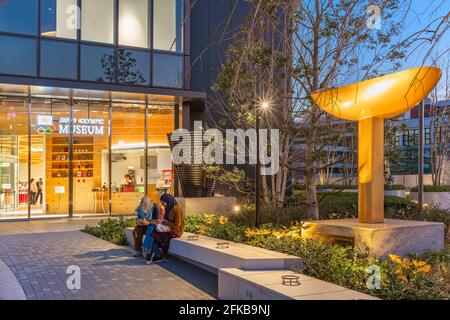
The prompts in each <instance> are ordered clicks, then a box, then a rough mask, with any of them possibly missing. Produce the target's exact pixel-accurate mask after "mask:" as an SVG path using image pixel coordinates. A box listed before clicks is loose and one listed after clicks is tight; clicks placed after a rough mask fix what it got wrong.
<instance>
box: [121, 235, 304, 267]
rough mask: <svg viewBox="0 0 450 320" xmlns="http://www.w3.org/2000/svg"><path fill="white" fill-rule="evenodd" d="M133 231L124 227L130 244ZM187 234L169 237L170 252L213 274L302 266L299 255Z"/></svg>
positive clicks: (132, 241) (132, 242)
mask: <svg viewBox="0 0 450 320" xmlns="http://www.w3.org/2000/svg"><path fill="white" fill-rule="evenodd" d="M132 232H133V229H132V228H127V230H126V236H127V240H128V242H129V244H131V245H134V240H133V233H132ZM189 236H194V235H193V234H191V233H187V232H185V233H184V234H183V236H182V237H181V238H176V239H172V240H171V241H170V248H169V253H170V254H171V255H173V256H176V257H178V258H181V259H183V260H186V261H188V262H190V263H192V264H195V265H197V266H200V267H202V268H204V269H206V270H208V271H211V272H214V273H217V272H218V269H220V268H241V269H245V270H262V269H290V270H300V269H301V267H302V260H301V259H300V258H299V257H295V256H290V255H287V254H284V253H279V252H275V251H270V250H266V249H261V248H256V247H253V246H249V245H245V244H240V243H236V242H231V241H224V240H220V239H215V238H210V237H204V236H199V237H198V240H188V237H189ZM222 242H228V248H220V247H219V246H218V243H222Z"/></svg>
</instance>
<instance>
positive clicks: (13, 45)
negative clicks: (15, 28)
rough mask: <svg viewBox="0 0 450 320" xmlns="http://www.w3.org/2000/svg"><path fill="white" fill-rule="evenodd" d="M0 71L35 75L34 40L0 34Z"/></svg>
mask: <svg viewBox="0 0 450 320" xmlns="http://www.w3.org/2000/svg"><path fill="white" fill-rule="evenodd" d="M0 73H6V74H17V75H24V76H35V75H36V40H33V39H28V38H18V37H10V36H0Z"/></svg>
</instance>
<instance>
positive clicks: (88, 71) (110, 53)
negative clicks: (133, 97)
mask: <svg viewBox="0 0 450 320" xmlns="http://www.w3.org/2000/svg"><path fill="white" fill-rule="evenodd" d="M81 79H82V80H87V81H98V82H109V83H113V82H115V81H116V56H115V49H113V48H108V47H102V46H91V45H82V46H81Z"/></svg>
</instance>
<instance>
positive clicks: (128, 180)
mask: <svg viewBox="0 0 450 320" xmlns="http://www.w3.org/2000/svg"><path fill="white" fill-rule="evenodd" d="M123 179H124V185H126V186H134V185H135V182H134V181H133V177H132V176H131V175H130V174H129V173H127V174H126V175H124V176H123Z"/></svg>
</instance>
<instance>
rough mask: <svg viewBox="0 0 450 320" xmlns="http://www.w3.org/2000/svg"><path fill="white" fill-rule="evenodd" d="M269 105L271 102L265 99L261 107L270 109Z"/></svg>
mask: <svg viewBox="0 0 450 320" xmlns="http://www.w3.org/2000/svg"><path fill="white" fill-rule="evenodd" d="M269 106H270V104H269V102H267V101H263V102H262V103H261V108H263V109H264V110H267V109H269Z"/></svg>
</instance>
